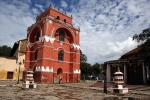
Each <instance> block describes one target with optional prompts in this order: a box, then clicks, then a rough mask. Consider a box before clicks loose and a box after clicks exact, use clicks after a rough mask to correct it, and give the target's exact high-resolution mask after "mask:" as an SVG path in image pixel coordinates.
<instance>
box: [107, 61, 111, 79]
mask: <svg viewBox="0 0 150 100" xmlns="http://www.w3.org/2000/svg"><path fill="white" fill-rule="evenodd" d="M106 79H107V82H110V81H111V73H110V65H109V64H107V68H106Z"/></svg>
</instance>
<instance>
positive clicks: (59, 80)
mask: <svg viewBox="0 0 150 100" xmlns="http://www.w3.org/2000/svg"><path fill="white" fill-rule="evenodd" d="M62 73H63V70H62V68H58V69H57V77H58V83H59V84H60V83H61V81H62Z"/></svg>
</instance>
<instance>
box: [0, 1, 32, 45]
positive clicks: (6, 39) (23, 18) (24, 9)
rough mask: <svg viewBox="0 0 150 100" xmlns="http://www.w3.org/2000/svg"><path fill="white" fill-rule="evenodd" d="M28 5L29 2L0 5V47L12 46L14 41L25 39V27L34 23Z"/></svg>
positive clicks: (2, 3) (3, 3)
mask: <svg viewBox="0 0 150 100" xmlns="http://www.w3.org/2000/svg"><path fill="white" fill-rule="evenodd" d="M28 3H29V1H27V2H19V1H13V2H12V3H11V4H7V3H6V2H1V3H0V12H1V14H0V22H1V24H0V30H1V32H0V34H1V37H0V40H1V42H0V45H9V46H12V45H13V44H14V42H15V41H17V40H19V39H23V38H26V30H27V27H28V26H30V25H31V24H32V23H33V22H34V19H33V16H32V14H31V12H29V9H30V7H29V4H28Z"/></svg>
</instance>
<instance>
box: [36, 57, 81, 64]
mask: <svg viewBox="0 0 150 100" xmlns="http://www.w3.org/2000/svg"><path fill="white" fill-rule="evenodd" d="M37 60H51V61H56V62H60V63H69V64H80V63H79V62H69V61H59V60H56V59H53V58H38V59H37Z"/></svg>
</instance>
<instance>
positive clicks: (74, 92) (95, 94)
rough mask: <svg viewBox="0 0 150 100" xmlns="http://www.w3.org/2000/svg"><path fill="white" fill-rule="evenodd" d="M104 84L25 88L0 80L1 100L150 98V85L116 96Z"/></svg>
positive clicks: (85, 83) (70, 84)
mask: <svg viewBox="0 0 150 100" xmlns="http://www.w3.org/2000/svg"><path fill="white" fill-rule="evenodd" d="M96 84H97V85H96ZM102 85H103V83H100V82H95V81H88V82H81V83H68V84H38V87H37V89H26V90H24V89H22V88H21V84H19V85H16V81H0V100H150V87H149V86H144V85H143V86H142V85H140V86H137V85H136V86H129V89H130V92H129V94H128V95H125V96H116V95H112V94H111V93H108V94H104V93H103V88H102ZM110 86H111V85H110ZM133 98H134V99H133Z"/></svg>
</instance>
